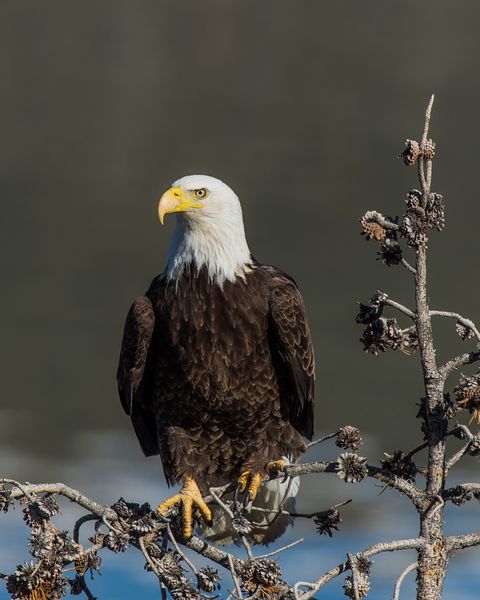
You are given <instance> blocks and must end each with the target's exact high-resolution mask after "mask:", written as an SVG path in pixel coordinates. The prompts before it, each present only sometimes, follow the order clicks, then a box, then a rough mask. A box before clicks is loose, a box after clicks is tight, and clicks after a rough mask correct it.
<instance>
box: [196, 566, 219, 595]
mask: <svg viewBox="0 0 480 600" xmlns="http://www.w3.org/2000/svg"><path fill="white" fill-rule="evenodd" d="M219 581H220V573H219V572H218V571H217V569H212V568H211V567H204V568H203V569H200V571H199V572H198V573H197V585H198V588H199V589H200V590H203V591H205V592H208V593H210V594H212V593H213V592H215V590H218V589H219V587H220V585H219V584H218V582H219Z"/></svg>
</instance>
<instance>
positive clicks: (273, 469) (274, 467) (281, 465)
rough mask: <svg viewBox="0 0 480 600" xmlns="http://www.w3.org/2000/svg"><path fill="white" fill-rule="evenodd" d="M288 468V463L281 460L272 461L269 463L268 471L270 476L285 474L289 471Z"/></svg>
mask: <svg viewBox="0 0 480 600" xmlns="http://www.w3.org/2000/svg"><path fill="white" fill-rule="evenodd" d="M287 467H288V463H287V461H285V460H283V459H280V460H271V461H270V462H269V463H267V471H268V473H269V475H270V474H275V473H279V472H280V473H285V471H286V470H287Z"/></svg>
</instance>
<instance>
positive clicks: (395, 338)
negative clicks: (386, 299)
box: [360, 317, 418, 356]
mask: <svg viewBox="0 0 480 600" xmlns="http://www.w3.org/2000/svg"><path fill="white" fill-rule="evenodd" d="M360 341H361V342H362V344H363V349H364V351H365V352H369V353H370V354H373V355H374V356H378V355H379V354H380V352H386V351H387V350H389V349H390V350H400V351H401V352H403V353H404V354H411V353H412V352H414V351H415V350H416V349H417V347H418V339H417V335H416V331H415V328H414V327H408V328H407V329H400V327H399V326H398V324H397V320H396V319H394V318H392V319H387V318H385V317H380V318H379V319H375V320H374V321H372V323H370V324H369V325H367V327H366V328H365V330H364V332H363V335H362V337H361V338H360Z"/></svg>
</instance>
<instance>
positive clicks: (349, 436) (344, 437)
mask: <svg viewBox="0 0 480 600" xmlns="http://www.w3.org/2000/svg"><path fill="white" fill-rule="evenodd" d="M361 443H362V436H361V434H360V429H357V427H353V425H345V426H344V427H341V428H340V429H339V430H338V433H337V437H336V440H335V445H336V446H338V448H351V449H352V450H356V449H357V448H358V447H359V446H360V444H361Z"/></svg>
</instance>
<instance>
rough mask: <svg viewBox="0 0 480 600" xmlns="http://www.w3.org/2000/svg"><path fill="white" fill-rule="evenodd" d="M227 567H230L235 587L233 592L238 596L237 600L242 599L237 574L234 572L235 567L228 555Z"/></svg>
mask: <svg viewBox="0 0 480 600" xmlns="http://www.w3.org/2000/svg"><path fill="white" fill-rule="evenodd" d="M228 565H229V567H230V569H229V570H230V574H231V575H232V579H233V583H234V585H235V590H236V592H237V594H238V597H239V599H240V600H241V598H242V588H241V586H240V580H239V578H238V575H237V572H236V571H235V565H234V564H233V560H232V556H231V555H230V554H229V555H228Z"/></svg>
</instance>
